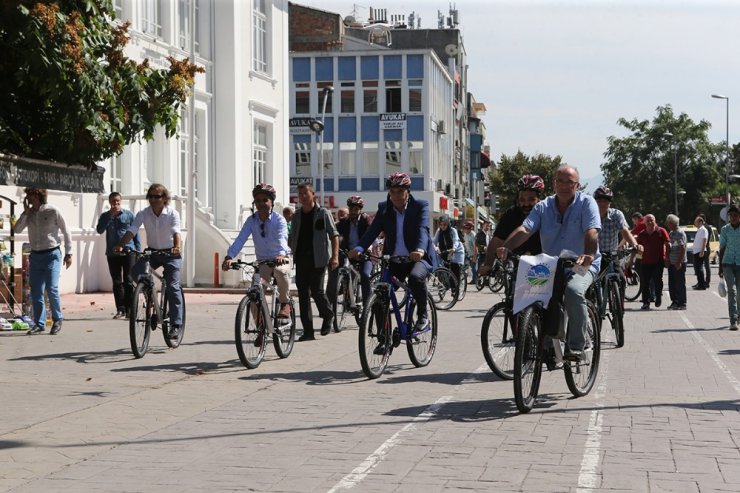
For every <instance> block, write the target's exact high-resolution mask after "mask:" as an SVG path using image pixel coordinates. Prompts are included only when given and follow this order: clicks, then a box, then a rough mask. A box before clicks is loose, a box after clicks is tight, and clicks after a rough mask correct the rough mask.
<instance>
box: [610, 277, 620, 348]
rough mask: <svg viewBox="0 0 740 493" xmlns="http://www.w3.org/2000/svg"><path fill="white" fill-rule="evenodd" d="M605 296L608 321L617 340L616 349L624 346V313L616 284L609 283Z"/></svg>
mask: <svg viewBox="0 0 740 493" xmlns="http://www.w3.org/2000/svg"><path fill="white" fill-rule="evenodd" d="M607 296H609V300H608V301H609V321H610V322H611V324H612V329H614V335H615V336H616V338H617V347H622V346H624V312H623V311H622V301H621V296H619V287H618V286H617V283H616V282H614V281H611V282H609V289H608V293H607Z"/></svg>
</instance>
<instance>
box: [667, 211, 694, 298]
mask: <svg viewBox="0 0 740 493" xmlns="http://www.w3.org/2000/svg"><path fill="white" fill-rule="evenodd" d="M678 222H679V220H678V216H675V215H673V214H669V215H668V217H666V219H665V225H666V228H668V231H669V233H668V237H669V238H670V249H669V250H668V256H667V257H666V260H665V265H666V267H668V293H669V294H670V295H671V304H670V306H669V307H668V309H669V310H685V309H686V233H684V231H683V230H682V229H681V228H679V227H678ZM695 262H696V260H695Z"/></svg>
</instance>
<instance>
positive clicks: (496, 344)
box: [480, 301, 519, 380]
mask: <svg viewBox="0 0 740 493" xmlns="http://www.w3.org/2000/svg"><path fill="white" fill-rule="evenodd" d="M518 320H519V315H513V314H512V313H511V307H510V306H507V303H506V302H504V301H502V302H501V303H497V304H495V305H494V306H492V307H491V309H490V310H488V312H487V313H486V316H485V317H483V324H482V325H481V332H480V343H481V347H482V348H483V356H484V357H485V358H486V363H488V366H489V367H490V368H491V370H492V371H493V373H495V374H496V375H498V376H499V378H503V379H504V380H511V379H512V378H514V351H515V349H516V339H515V337H516V328H517V327H516V323H517V322H518Z"/></svg>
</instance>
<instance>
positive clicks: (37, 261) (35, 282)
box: [28, 248, 63, 327]
mask: <svg viewBox="0 0 740 493" xmlns="http://www.w3.org/2000/svg"><path fill="white" fill-rule="evenodd" d="M28 261H29V275H30V282H31V303H32V304H33V322H34V323H35V324H36V326H37V327H44V326H45V325H46V304H45V303H44V291H46V292H47V293H48V294H49V306H50V308H51V319H52V320H53V321H54V322H59V321H61V320H62V318H63V317H62V299H61V298H60V297H59V273H60V272H61V271H62V251H61V250H60V249H59V248H55V249H54V250H52V251H50V252H44V253H34V252H31V255H30V256H29V258H28Z"/></svg>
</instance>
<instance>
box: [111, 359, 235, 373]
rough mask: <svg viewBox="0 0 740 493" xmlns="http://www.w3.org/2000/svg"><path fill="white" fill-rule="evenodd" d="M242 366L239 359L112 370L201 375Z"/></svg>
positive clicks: (116, 369) (233, 369)
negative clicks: (175, 372)
mask: <svg viewBox="0 0 740 493" xmlns="http://www.w3.org/2000/svg"><path fill="white" fill-rule="evenodd" d="M242 370H244V366H242V364H241V363H240V362H239V360H231V361H221V362H207V361H197V362H192V363H169V364H164V365H146V366H133V367H128V368H113V369H112V370H111V371H112V372H121V373H126V372H135V371H146V372H149V371H177V372H180V373H184V374H186V375H203V374H204V373H206V372H208V373H229V372H234V371H242Z"/></svg>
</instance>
